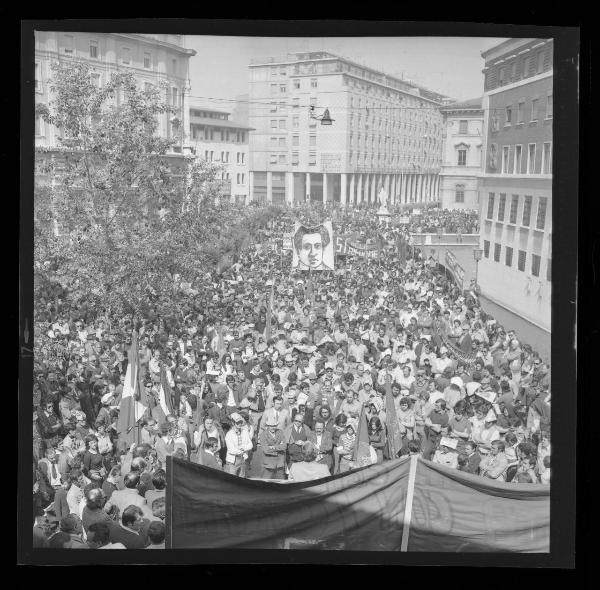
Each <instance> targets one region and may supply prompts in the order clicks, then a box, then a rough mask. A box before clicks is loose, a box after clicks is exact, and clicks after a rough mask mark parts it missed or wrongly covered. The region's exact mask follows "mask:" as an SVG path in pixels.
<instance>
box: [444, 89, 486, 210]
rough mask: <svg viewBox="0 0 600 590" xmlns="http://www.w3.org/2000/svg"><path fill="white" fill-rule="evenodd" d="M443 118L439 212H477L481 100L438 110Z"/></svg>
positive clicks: (481, 132)
mask: <svg viewBox="0 0 600 590" xmlns="http://www.w3.org/2000/svg"><path fill="white" fill-rule="evenodd" d="M441 111H442V115H443V117H444V133H443V136H444V156H443V161H442V169H441V171H440V206H441V207H442V209H478V208H479V187H478V182H479V175H480V173H481V153H482V148H483V109H482V107H481V98H474V99H471V100H466V101H464V102H456V103H453V104H450V105H448V106H446V107H443V108H442V109H441Z"/></svg>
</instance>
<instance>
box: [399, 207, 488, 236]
mask: <svg viewBox="0 0 600 590" xmlns="http://www.w3.org/2000/svg"><path fill="white" fill-rule="evenodd" d="M440 227H441V228H442V230H443V232H444V233H447V234H478V233H479V211H477V210H474V209H425V210H423V211H421V212H420V213H419V215H413V216H411V219H410V222H409V226H408V229H409V230H410V231H411V232H412V233H418V234H420V233H425V234H431V233H437V231H438V229H439V228H440Z"/></svg>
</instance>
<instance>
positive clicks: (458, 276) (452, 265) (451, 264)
mask: <svg viewBox="0 0 600 590" xmlns="http://www.w3.org/2000/svg"><path fill="white" fill-rule="evenodd" d="M446 268H447V269H448V270H449V271H450V273H451V274H452V276H453V277H454V280H455V281H456V283H457V285H458V287H459V288H460V289H461V290H462V289H463V284H464V281H465V271H464V269H463V267H462V266H461V265H460V264H458V261H457V260H456V256H454V254H453V253H452V252H450V250H446Z"/></svg>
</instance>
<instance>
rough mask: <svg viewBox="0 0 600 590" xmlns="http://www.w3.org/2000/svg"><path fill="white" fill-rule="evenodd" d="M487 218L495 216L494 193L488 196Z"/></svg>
mask: <svg viewBox="0 0 600 590" xmlns="http://www.w3.org/2000/svg"><path fill="white" fill-rule="evenodd" d="M487 218H488V219H493V218H494V193H490V194H489V196H488V210H487Z"/></svg>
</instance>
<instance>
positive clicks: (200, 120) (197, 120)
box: [190, 115, 254, 130]
mask: <svg viewBox="0 0 600 590" xmlns="http://www.w3.org/2000/svg"><path fill="white" fill-rule="evenodd" d="M190 124H191V125H205V126H207V127H227V128H228V129H247V130H253V129H254V127H248V125H245V124H244V123H238V122H236V121H229V120H226V119H211V118H210V117H196V116H194V115H190Z"/></svg>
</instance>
